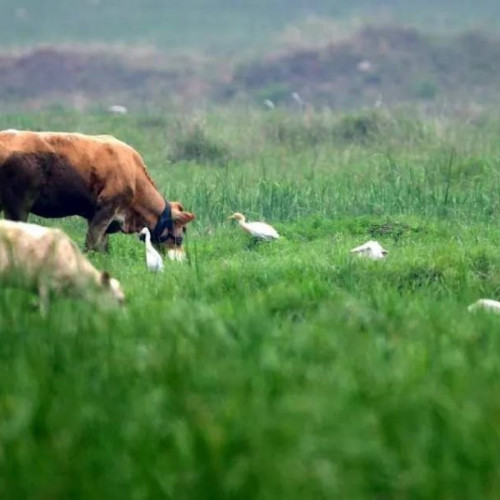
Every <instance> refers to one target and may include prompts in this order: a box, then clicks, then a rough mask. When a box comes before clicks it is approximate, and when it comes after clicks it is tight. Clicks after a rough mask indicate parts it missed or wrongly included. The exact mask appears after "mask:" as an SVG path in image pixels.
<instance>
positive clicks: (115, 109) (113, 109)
mask: <svg viewBox="0 0 500 500" xmlns="http://www.w3.org/2000/svg"><path fill="white" fill-rule="evenodd" d="M107 111H108V113H111V114H112V115H126V114H127V113H128V109H127V108H126V107H125V106H121V105H120V104H114V105H113V106H109V107H108V110H107Z"/></svg>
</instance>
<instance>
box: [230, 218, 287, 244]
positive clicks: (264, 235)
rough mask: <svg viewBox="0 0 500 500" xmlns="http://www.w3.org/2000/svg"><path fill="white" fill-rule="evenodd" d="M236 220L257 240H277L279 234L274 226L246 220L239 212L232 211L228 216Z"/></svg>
mask: <svg viewBox="0 0 500 500" xmlns="http://www.w3.org/2000/svg"><path fill="white" fill-rule="evenodd" d="M229 218H230V219H235V220H237V221H238V224H239V225H240V227H241V228H242V229H243V230H244V231H246V232H247V233H249V234H251V235H252V236H253V237H254V238H257V239H259V240H265V241H271V240H277V239H278V238H279V237H280V235H279V234H278V231H276V229H274V227H272V226H270V225H269V224H266V223H265V222H246V219H245V216H244V215H243V214H240V213H239V212H236V213H234V214H233V215H231V217H229Z"/></svg>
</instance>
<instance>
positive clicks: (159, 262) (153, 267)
mask: <svg viewBox="0 0 500 500" xmlns="http://www.w3.org/2000/svg"><path fill="white" fill-rule="evenodd" d="M139 239H140V240H141V241H144V243H145V245H146V266H147V267H148V269H149V270H150V271H152V272H153V273H158V272H162V271H163V259H162V258H161V255H160V254H159V253H158V252H157V250H156V249H155V248H154V247H153V245H152V244H151V233H150V232H149V229H148V228H147V227H145V228H144V229H142V231H141V232H140V233H139Z"/></svg>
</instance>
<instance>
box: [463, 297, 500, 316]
mask: <svg viewBox="0 0 500 500" xmlns="http://www.w3.org/2000/svg"><path fill="white" fill-rule="evenodd" d="M479 309H484V310H485V311H490V312H494V313H497V314H500V302H498V300H492V299H479V300H476V302H474V304H471V305H470V306H469V307H467V310H468V311H470V312H475V311H478V310H479Z"/></svg>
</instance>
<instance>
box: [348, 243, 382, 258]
mask: <svg viewBox="0 0 500 500" xmlns="http://www.w3.org/2000/svg"><path fill="white" fill-rule="evenodd" d="M351 253H357V254H358V255H361V256H363V257H368V258H370V259H383V258H385V257H386V255H387V254H388V253H389V252H388V251H387V250H385V249H384V248H382V245H381V244H380V243H379V242H378V241H374V240H370V241H367V242H366V243H365V244H364V245H360V246H359V247H356V248H353V249H352V250H351Z"/></svg>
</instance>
